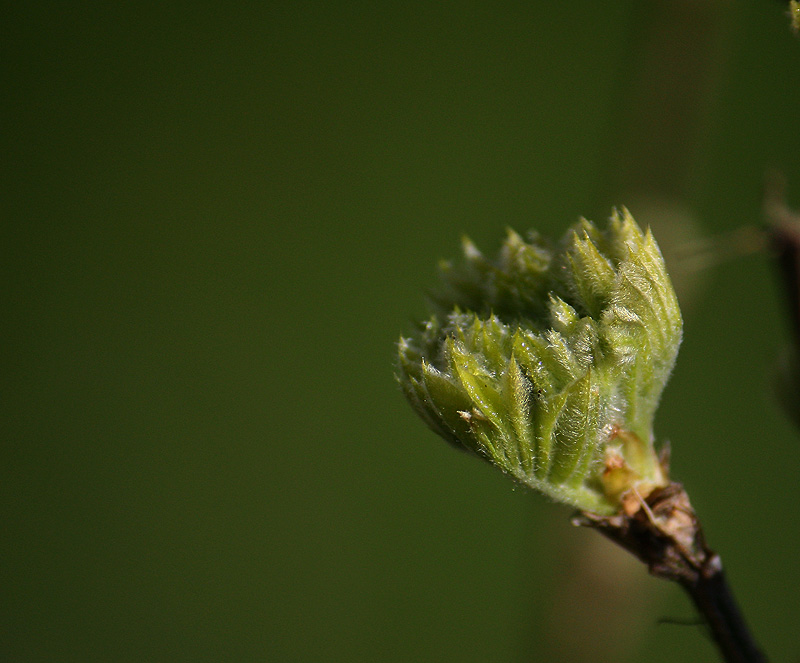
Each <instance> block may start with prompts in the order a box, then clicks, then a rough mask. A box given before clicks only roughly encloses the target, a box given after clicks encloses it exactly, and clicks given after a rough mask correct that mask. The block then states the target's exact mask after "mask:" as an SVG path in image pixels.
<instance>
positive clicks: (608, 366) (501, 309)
mask: <svg viewBox="0 0 800 663" xmlns="http://www.w3.org/2000/svg"><path fill="white" fill-rule="evenodd" d="M463 250H464V262H463V264H461V265H453V264H451V263H449V262H445V263H442V265H441V277H442V285H441V287H440V288H439V290H437V291H436V294H435V295H434V297H433V307H434V312H433V315H432V317H431V318H430V319H429V320H428V321H426V322H424V323H423V324H421V325H419V327H418V330H417V332H416V333H415V334H414V335H412V336H410V337H407V338H401V339H400V343H399V345H398V363H397V377H398V381H399V382H400V385H401V386H402V388H403V391H404V392H405V394H406V396H407V398H408V400H409V402H410V403H411V405H412V406H413V407H414V409H415V410H416V411H417V413H418V414H419V415H420V416H421V417H422V419H423V420H424V421H425V422H426V423H427V424H428V426H429V427H430V428H431V429H432V430H434V431H435V432H436V433H438V434H439V435H441V436H442V437H444V438H445V439H446V440H448V441H449V442H451V443H453V444H454V445H456V446H458V447H462V448H464V449H467V450H469V451H472V452H474V453H476V454H478V455H479V456H482V457H483V458H485V459H486V460H488V461H489V462H490V463H492V464H494V465H496V466H497V467H498V468H499V469H501V470H502V471H503V472H505V473H506V474H508V475H510V476H511V477H513V478H514V479H515V480H516V481H518V482H519V483H521V484H524V485H527V486H529V487H531V488H533V489H535V490H537V491H539V492H541V493H544V494H545V495H547V496H549V497H550V498H552V499H554V500H556V501H559V502H563V503H566V504H569V505H572V506H574V507H577V508H579V509H582V510H584V511H589V512H594V513H598V514H605V515H608V514H612V513H615V512H617V511H619V510H620V509H621V508H622V505H623V503H624V500H625V498H626V496H627V495H630V494H631V493H632V492H634V493H635V494H636V495H637V496H638V498H639V499H641V498H643V497H646V496H647V495H648V494H649V493H650V491H652V490H653V489H654V488H657V487H663V486H665V485H667V484H668V483H669V481H668V478H667V476H666V471H665V468H663V467H662V465H661V463H660V462H659V459H658V457H657V454H656V451H655V448H654V435H653V418H654V416H655V411H656V407H657V405H658V401H659V399H660V397H661V392H662V391H663V389H664V385H665V384H666V382H667V379H668V378H669V375H670V372H671V371H672V368H673V365H674V363H675V357H676V355H677V352H678V346H679V345H680V342H681V333H682V321H681V314H680V310H679V308H678V302H677V299H676V297H675V292H674V290H673V288H672V284H671V283H670V280H669V276H668V275H667V272H666V268H665V266H664V261H663V259H662V257H661V253H660V251H659V249H658V246H657V244H656V242H655V240H654V239H653V237H652V235H651V234H650V232H649V230H648V231H647V232H642V230H641V229H640V228H639V227H638V226H637V225H636V222H635V221H634V220H633V217H631V215H630V214H629V213H628V212H627V210H623V212H622V214H621V215H620V214H617V213H615V214H614V215H613V216H612V218H611V219H610V221H609V224H608V227H607V228H606V229H605V230H600V229H598V228H597V227H596V226H594V225H593V224H591V223H589V222H588V221H581V223H579V224H578V225H577V226H576V227H575V228H573V229H572V230H570V231H569V232H568V233H567V235H566V237H565V238H564V239H563V240H562V241H561V243H560V244H559V245H558V246H557V247H556V248H555V249H551V248H548V247H547V245H546V244H545V243H544V242H543V241H542V240H541V239H540V238H539V237H538V236H537V235H535V234H531V235H529V237H528V239H527V240H524V239H523V238H522V237H520V236H519V235H518V234H516V233H515V232H513V231H509V233H508V236H507V238H506V240H505V242H504V244H503V246H502V248H501V250H500V252H499V254H498V256H497V257H496V258H494V259H489V258H486V257H485V256H484V255H483V254H482V253H481V252H480V251H479V250H478V249H477V248H476V247H475V246H474V245H473V244H472V243H471V242H470V241H469V240H464V243H463Z"/></svg>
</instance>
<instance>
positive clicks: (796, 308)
mask: <svg viewBox="0 0 800 663" xmlns="http://www.w3.org/2000/svg"><path fill="white" fill-rule="evenodd" d="M785 189H786V184H785V181H784V178H783V176H781V175H779V174H771V175H770V176H769V177H768V178H767V182H766V185H765V190H764V217H765V221H766V224H767V234H768V237H769V241H770V247H771V248H772V250H773V253H774V256H775V264H776V267H777V272H778V278H779V280H780V287H781V289H782V290H783V293H784V298H783V299H784V302H785V305H786V311H787V316H788V319H789V323H790V334H791V343H790V346H789V348H788V349H787V350H786V352H785V353H784V355H783V356H782V357H781V358H780V361H779V365H778V370H777V376H776V385H775V386H776V392H777V395H778V399H779V400H780V402H781V404H782V405H783V407H784V410H785V412H786V414H787V415H788V416H789V418H790V419H791V420H792V421H793V422H794V423H795V424H796V425H798V426H800V361H798V357H800V213H798V212H795V211H794V210H792V209H790V208H789V206H788V205H787V204H786V194H785Z"/></svg>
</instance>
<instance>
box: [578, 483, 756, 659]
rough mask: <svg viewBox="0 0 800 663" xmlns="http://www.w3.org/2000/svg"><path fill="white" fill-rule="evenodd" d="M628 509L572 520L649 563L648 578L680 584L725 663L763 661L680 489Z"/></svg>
mask: <svg viewBox="0 0 800 663" xmlns="http://www.w3.org/2000/svg"><path fill="white" fill-rule="evenodd" d="M628 511H629V512H622V513H620V514H617V515H614V516H598V515H597V514H593V513H587V512H583V513H581V515H580V516H579V517H578V518H577V519H576V521H575V522H576V524H579V525H584V526H588V527H593V528H595V529H598V530H600V532H601V533H602V534H604V535H605V536H606V537H608V538H609V539H611V540H612V541H614V542H615V543H617V544H618V545H620V546H622V547H623V548H625V549H626V550H628V551H629V552H631V553H633V554H634V555H635V556H636V557H638V558H639V559H640V560H641V561H643V562H644V563H645V564H647V567H648V569H649V570H650V573H651V574H652V575H654V576H656V577H658V578H664V579H665V580H672V581H674V582H677V583H679V584H680V585H681V586H682V587H683V588H684V589H685V590H686V592H687V593H688V594H689V596H690V597H691V599H692V601H693V602H694V604H695V606H696V608H697V610H698V611H699V612H700V614H701V615H702V616H703V618H704V619H705V621H706V624H707V625H708V627H709V629H710V631H711V635H712V636H713V638H714V641H715V642H716V644H717V647H718V648H719V650H720V653H721V654H722V656H723V658H724V660H725V661H726V662H727V663H766V660H767V659H766V657H765V656H764V654H763V653H762V652H761V650H760V649H759V648H758V645H757V644H756V643H755V640H754V639H753V637H752V635H751V634H750V631H749V629H748V628H747V625H746V623H745V621H744V618H743V617H742V614H741V612H740V611H739V608H738V606H737V605H736V602H735V600H734V598H733V594H732V593H731V590H730V588H729V586H728V584H727V582H726V580H725V574H724V572H723V570H722V562H721V561H720V558H719V555H717V554H716V553H714V552H712V551H711V550H710V549H709V548H708V546H707V545H706V542H705V538H704V537H703V531H702V529H701V527H700V522H699V521H698V519H697V516H696V515H695V512H694V509H693V508H692V505H691V503H690V502H689V497H688V495H687V494H686V491H685V490H684V489H683V486H681V485H680V484H679V483H671V484H670V485H668V486H667V487H665V488H659V489H656V490H654V491H653V492H652V493H651V494H650V495H649V496H648V497H647V498H646V499H642V500H641V501H640V504H639V508H638V509H635V510H634V509H629V510H628Z"/></svg>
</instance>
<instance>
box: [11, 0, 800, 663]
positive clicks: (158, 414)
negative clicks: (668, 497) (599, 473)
mask: <svg viewBox="0 0 800 663" xmlns="http://www.w3.org/2000/svg"><path fill="white" fill-rule="evenodd" d="M4 14H5V16H4V19H3V27H2V33H3V38H2V45H1V46H0V48H1V49H2V69H3V72H4V78H5V80H6V82H5V84H4V85H3V95H2V98H3V101H2V115H3V118H4V119H3V123H2V126H3V132H2V135H3V138H2V142H3V162H4V166H5V168H4V169H3V170H4V176H3V178H2V200H1V201H0V205H1V206H2V207H1V209H2V210H3V218H4V223H3V226H2V227H3V230H2V234H3V242H2V245H3V257H2V269H3V273H4V275H3V288H2V294H3V300H4V301H3V308H2V329H3V337H2V338H3V343H2V345H3V352H2V362H3V374H4V377H5V379H4V380H3V392H2V406H1V407H2V412H3V417H2V421H3V430H4V434H3V437H4V438H5V439H4V442H5V449H6V451H5V453H4V459H5V460H4V462H3V463H2V470H1V474H0V490H2V495H3V499H2V523H3V537H2V539H3V543H2V557H1V562H0V564H1V566H0V585H1V586H2V601H1V602H0V604H1V605H2V620H1V621H0V626H1V630H0V657H2V659H3V660H6V661H220V660H235V661H465V662H466V661H476V662H477V661H515V662H520V663H521V662H523V661H582V660H593V661H631V662H633V661H649V662H667V661H694V660H715V652H714V649H713V646H712V645H711V643H710V642H709V639H708V638H707V637H706V636H705V634H704V632H703V630H702V628H700V627H697V626H691V625H689V626H687V625H677V624H674V623H660V622H661V621H663V620H664V619H667V620H670V619H671V620H689V621H691V620H692V619H693V618H694V612H693V610H692V608H691V606H690V604H689V603H688V601H687V600H686V599H685V597H684V596H683V595H682V594H681V592H680V590H679V589H677V588H674V587H671V586H668V585H666V584H665V583H662V582H659V581H657V580H654V579H652V578H649V577H648V576H647V574H646V572H645V571H644V569H642V568H639V566H638V565H637V564H636V563H635V562H633V561H629V560H628V559H627V558H625V557H622V556H620V555H617V553H616V551H614V550H611V549H609V548H607V547H605V545H604V543H603V542H602V541H600V537H599V536H598V535H596V534H595V533H593V532H588V531H583V530H575V529H573V528H571V527H570V525H569V523H568V520H569V515H570V512H569V510H567V509H563V508H561V507H557V506H553V505H550V504H547V503H546V502H545V501H544V500H543V499H542V498H540V497H538V496H535V495H532V494H529V493H527V492H525V491H523V490H521V489H515V488H514V487H513V486H512V485H511V484H510V483H509V482H508V481H507V480H506V479H505V478H504V477H502V476H500V475H499V473H497V472H495V471H493V470H492V469H491V468H490V467H488V466H487V465H485V464H483V463H481V462H479V461H478V460H476V459H473V458H471V457H468V456H467V455H463V454H458V453H456V452H455V451H453V450H452V449H451V448H449V447H448V446H447V445H445V444H444V443H443V442H441V441H440V440H438V439H436V438H435V437H434V435H433V434H432V433H430V432H429V431H428V430H427V429H426V428H425V427H424V425H423V424H422V423H421V422H420V421H418V420H417V419H416V418H415V416H414V415H413V413H412V411H411V410H410V409H409V408H408V407H407V405H406V404H405V402H404V401H403V398H402V396H401V394H400V393H399V391H398V389H397V387H396V385H395V383H394V380H393V375H392V372H393V368H392V364H393V354H394V343H395V342H396V340H397V338H398V336H399V334H400V333H401V332H402V331H404V330H405V331H407V330H408V329H409V327H410V324H411V321H412V320H413V319H415V318H416V317H418V316H421V315H423V314H424V313H425V306H424V298H423V293H424V290H425V288H427V287H428V286H430V285H431V284H432V283H433V282H434V278H435V265H436V261H437V260H438V259H439V258H441V257H452V256H454V255H455V254H456V253H457V252H458V240H459V237H460V235H461V234H462V233H466V234H469V235H470V236H471V237H472V238H473V239H474V240H475V241H476V242H477V243H478V245H479V246H483V247H485V248H486V249H487V250H490V251H491V250H494V249H495V248H496V247H497V245H498V244H499V241H500V238H501V236H502V234H503V230H504V228H505V227H506V226H509V225H510V226H513V227H515V228H517V229H519V230H525V229H527V228H530V227H535V228H537V229H539V230H540V231H542V232H544V233H548V234H552V235H560V234H561V233H562V232H563V231H564V229H565V228H566V227H567V226H568V225H569V224H571V223H573V222H574V221H575V220H577V218H578V217H579V216H580V215H586V216H588V217H589V218H593V219H596V220H602V219H604V218H605V217H607V216H608V214H609V212H610V210H611V206H612V205H614V204H627V205H628V206H629V207H630V208H631V211H632V212H633V214H634V216H636V217H637V218H638V219H639V220H640V221H643V222H644V223H653V225H654V227H655V228H656V232H657V236H658V237H659V238H661V240H662V244H663V247H664V250H665V253H666V254H667V257H668V261H669V262H670V268H671V270H672V271H673V273H674V275H675V280H676V282H677V283H678V284H679V287H680V288H681V296H682V301H683V302H684V309H685V318H686V329H685V341H684V345H683V348H682V351H681V356H680V357H679V359H678V367H677V370H676V373H675V375H674V378H673V380H672V382H671V383H670V385H669V387H668V388H667V391H666V394H665V397H664V401H663V405H662V408H661V411H660V413H659V418H658V421H657V432H658V433H659V435H660V437H661V438H662V439H669V440H671V442H672V458H673V475H674V476H675V477H676V478H677V479H679V480H681V481H683V482H684V483H685V484H686V485H687V486H688V488H689V492H690V494H691V496H692V499H693V501H694V503H695V506H696V508H697V509H698V511H699V512H700V515H701V518H702V519H703V521H704V523H705V527H706V532H707V535H708V537H709V539H710V542H711V544H712V546H713V547H715V548H716V549H718V550H719V551H720V552H721V553H722V555H723V559H724V561H725V563H726V565H727V568H728V571H729V575H730V577H731V580H732V582H733V584H734V587H735V589H736V591H737V595H738V598H739V599H740V602H741V603H742V605H743V607H744V610H745V612H746V614H747V616H748V617H749V618H750V621H751V622H752V626H753V628H754V630H755V632H756V633H757V635H758V637H759V639H760V641H761V643H762V644H763V646H764V647H765V649H767V651H768V652H769V653H770V654H771V655H772V657H773V659H774V660H775V661H781V660H784V661H786V660H795V659H796V658H797V656H798V653H799V652H800V638H798V634H797V620H798V615H799V614H800V596H798V591H797V588H798V585H799V583H800V565H798V564H797V558H798V556H797V552H796V551H797V546H798V544H799V543H800V535H799V534H798V531H800V510H798V508H797V503H798V501H799V500H800V482H798V481H797V474H798V469H800V444H798V442H800V436H798V433H797V431H796V430H794V429H793V428H792V427H791V425H790V424H789V423H788V422H787V420H786V419H785V417H784V416H783V414H782V413H781V411H780V410H779V408H778V407H777V405H776V404H775V402H774V399H773V396H772V393H771V391H770V383H771V379H772V374H773V369H774V367H775V363H776V358H777V356H778V354H779V352H780V350H781V348H782V346H784V345H785V343H786V340H787V338H788V334H787V326H786V324H785V321H784V311H783V310H782V308H781V307H782V301H781V299H780V296H779V292H778V291H777V288H776V279H775V278H774V275H773V273H772V270H771V265H770V263H769V260H768V257H767V256H766V255H764V254H759V253H747V251H748V249H749V245H747V242H745V243H744V244H745V246H744V248H743V250H742V253H743V254H744V255H741V256H739V257H737V258H735V259H732V260H729V261H725V262H721V263H720V264H716V265H712V263H713V262H714V256H716V255H718V254H719V253H720V252H724V246H726V245H727V244H726V240H725V239H718V240H713V242H712V244H711V247H712V248H711V252H710V253H708V252H706V253H704V254H703V256H705V257H704V258H703V259H702V260H699V261H698V260H688V259H687V258H686V256H687V255H695V257H696V253H693V250H689V249H687V247H689V248H690V249H691V247H693V246H697V242H698V241H699V240H702V239H703V238H713V237H723V238H724V236H725V233H728V232H730V231H732V230H735V229H736V228H740V227H742V226H748V225H752V224H754V223H758V222H759V221H760V219H761V211H760V206H761V188H762V182H763V178H764V173H765V171H766V170H768V169H770V168H777V169H780V170H781V171H783V172H784V173H785V174H786V175H787V177H788V179H789V186H790V200H791V202H793V203H794V204H795V206H798V205H800V140H799V139H798V135H797V131H796V128H797V115H798V110H799V109H800V42H799V41H798V39H797V38H795V37H794V36H793V35H792V34H791V33H790V31H789V23H788V19H787V17H786V16H785V5H783V4H781V3H779V2H771V1H769V0H751V1H750V2H745V1H738V2H734V1H730V2H700V1H697V2H652V3H651V2H648V3H637V2H633V1H630V2H609V3H600V4H598V3H596V2H588V1H578V2H572V3H517V4H513V3H512V4H507V5H506V4H501V5H497V4H493V3H486V2H460V3H441V4H437V3H409V2H403V3H364V2H350V3H344V2H343V3H332V2H327V3H306V2H293V3H281V2H267V3H230V4H228V5H222V4H220V5H215V4H206V3H153V4H143V3H118V4H107V3H90V2H84V3H59V4H56V3H53V4H44V3H37V2H32V3H17V5H15V6H14V7H13V8H12V7H8V8H7V9H6V10H5V11H4ZM728 244H729V242H728ZM715 247H717V248H715ZM719 247H723V249H719V250H718V248H719ZM671 256H674V257H671ZM681 256H683V257H681ZM709 256H710V258H709ZM698 264H700V266H701V267H703V268H702V269H698ZM587 651H588V652H589V653H588V654H587Z"/></svg>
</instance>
